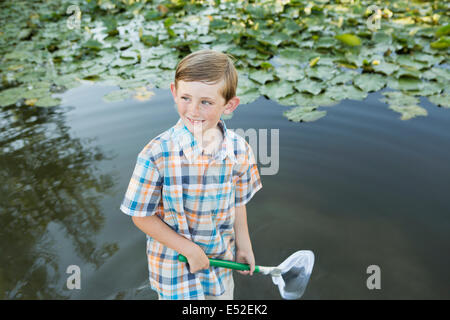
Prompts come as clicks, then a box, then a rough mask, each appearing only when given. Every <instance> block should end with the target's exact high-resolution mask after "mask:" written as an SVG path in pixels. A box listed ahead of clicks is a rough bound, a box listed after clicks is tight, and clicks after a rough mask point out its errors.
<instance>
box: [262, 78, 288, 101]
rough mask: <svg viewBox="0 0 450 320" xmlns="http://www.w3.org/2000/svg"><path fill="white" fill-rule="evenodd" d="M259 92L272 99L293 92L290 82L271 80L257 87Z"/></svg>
mask: <svg viewBox="0 0 450 320" xmlns="http://www.w3.org/2000/svg"><path fill="white" fill-rule="evenodd" d="M259 92H261V94H263V95H266V96H268V97H269V98H270V99H272V100H277V99H280V98H283V97H286V96H287V95H289V94H291V93H293V92H294V88H293V86H292V84H290V83H289V82H286V81H283V82H271V83H268V84H266V85H263V86H261V87H260V88H259Z"/></svg>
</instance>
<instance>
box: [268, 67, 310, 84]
mask: <svg viewBox="0 0 450 320" xmlns="http://www.w3.org/2000/svg"><path fill="white" fill-rule="evenodd" d="M275 74H276V75H277V76H278V78H280V79H284V80H288V81H297V80H301V79H303V78H304V77H305V73H304V71H303V70H302V69H300V67H298V66H292V65H289V66H280V67H278V68H276V69H275Z"/></svg>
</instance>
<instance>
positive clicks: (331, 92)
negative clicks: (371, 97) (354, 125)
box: [324, 85, 367, 101]
mask: <svg viewBox="0 0 450 320" xmlns="http://www.w3.org/2000/svg"><path fill="white" fill-rule="evenodd" d="M324 95H325V96H326V97H328V98H330V99H333V100H336V101H340V100H343V99H352V100H364V99H365V98H366V97H367V93H366V92H364V91H361V90H359V89H357V88H355V87H354V86H352V85H338V86H330V87H327V89H326V91H325V92H324Z"/></svg>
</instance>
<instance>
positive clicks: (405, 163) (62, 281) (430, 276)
mask: <svg viewBox="0 0 450 320" xmlns="http://www.w3.org/2000/svg"><path fill="white" fill-rule="evenodd" d="M114 89H115V88H114V87H108V86H101V85H84V86H82V87H78V88H76V89H72V90H70V91H68V92H66V93H64V94H62V95H61V96H62V97H63V106H62V107H59V108H53V109H41V110H39V112H36V111H27V110H26V109H24V108H15V107H14V108H11V107H10V108H3V109H1V110H0V128H1V129H0V130H1V131H0V150H1V154H0V164H1V166H0V178H1V180H2V184H1V190H0V199H1V207H0V210H1V215H0V223H1V226H2V228H1V230H0V252H1V254H0V296H1V297H2V298H3V299H20V298H28V299H41V298H50V299H60V298H71V299H156V298H157V296H156V293H154V292H153V291H152V290H151V289H150V288H149V285H148V269H147V261H146V255H145V235H144V234H143V233H142V232H141V231H139V230H138V229H137V228H136V227H135V226H134V225H133V223H132V221H131V218H130V217H128V216H126V215H124V214H123V213H121V212H120V210H119V205H120V203H121V201H122V198H123V195H124V192H125V190H126V188H127V185H128V182H129V179H130V176H131V173H132V170H133V168H134V165H135V161H136V157H137V154H138V152H139V151H140V150H141V149H142V148H143V147H144V146H145V144H146V143H147V142H148V141H149V140H150V139H152V138H154V137H155V136H157V135H158V134H160V133H161V132H163V131H165V130H167V129H168V128H170V127H171V126H173V125H174V124H175V123H176V122H177V120H178V114H177V112H176V109H175V107H174V105H173V100H172V97H171V94H170V91H169V90H159V89H156V90H155V93H156V95H155V96H154V97H152V99H151V100H150V101H147V102H139V101H135V100H127V101H124V102H117V103H105V102H103V101H102V99H101V98H102V96H103V95H104V94H106V93H108V92H110V91H111V90H114ZM380 97H381V95H380V93H375V94H370V95H369V97H368V98H367V99H366V100H364V101H363V102H355V101H348V100H345V101H343V102H342V103H340V104H339V105H336V106H333V107H323V108H320V109H321V110H327V112H328V114H327V116H326V117H324V118H322V119H320V120H318V121H316V122H312V123H301V124H299V123H293V122H289V121H288V120H287V119H286V118H284V117H283V116H282V111H284V110H287V108H286V107H282V106H279V105H277V104H276V103H274V102H271V101H268V100H266V99H264V98H260V99H259V100H257V101H256V102H254V103H252V104H249V105H242V106H239V107H238V109H237V110H236V111H235V113H234V116H233V118H232V119H229V120H225V122H226V124H227V127H228V128H230V129H237V128H242V129H248V128H255V129H267V130H268V132H269V133H270V130H272V129H279V142H280V149H279V171H278V173H277V174H276V175H261V180H262V184H263V188H262V189H261V190H260V191H259V192H258V193H256V195H255V196H254V198H253V199H252V200H251V201H250V202H249V204H248V205H247V214H248V223H249V229H250V235H251V239H252V244H253V249H254V253H255V258H256V262H257V264H259V265H267V266H272V265H278V264H279V263H281V262H282V261H283V260H284V259H285V258H287V257H288V256H289V255H290V254H291V253H293V252H295V251H297V250H306V249H308V250H312V251H313V252H314V253H315V258H316V261H315V265H314V269H313V272H312V275H311V278H310V283H309V285H308V288H307V289H306V292H305V294H304V296H303V298H304V299H379V298H384V299H409V298H411V299H419V298H420V299H422V298H424V299H428V298H438V299H439V298H446V299H449V298H450V290H449V284H450V276H449V273H448V270H449V269H450V257H449V255H448V252H450V232H449V230H450V198H449V196H448V195H449V186H450V111H449V110H445V109H443V108H438V107H436V106H435V105H432V104H431V103H429V102H428V101H427V100H426V99H423V100H422V104H421V105H422V106H423V107H424V108H426V109H427V111H428V116H427V117H418V118H415V119H412V120H408V121H401V120H400V119H399V114H397V113H394V112H393V111H391V110H389V109H388V107H387V105H385V104H382V103H380V102H378V98H380ZM268 139H269V141H270V134H268ZM269 150H270V148H269ZM258 162H259V161H258ZM258 164H259V167H260V169H261V167H264V165H261V163H258ZM260 172H261V171H260ZM70 265H78V266H79V267H80V270H81V289H80V290H76V289H75V290H69V289H68V288H67V286H66V280H67V278H68V277H69V276H70V275H69V274H67V273H66V269H67V267H68V266H70ZM370 265H377V266H379V267H380V270H381V289H379V290H369V289H368V288H367V286H366V281H367V279H368V277H369V276H370V274H368V273H367V272H366V270H367V268H368V267H369V266H370ZM234 279H235V298H236V299H280V295H279V293H278V289H277V287H275V286H274V285H273V283H272V281H271V279H270V277H268V276H263V275H257V274H256V275H254V276H252V277H249V276H242V275H240V274H238V273H235V274H234Z"/></svg>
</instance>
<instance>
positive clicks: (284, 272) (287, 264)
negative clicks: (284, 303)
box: [272, 250, 314, 300]
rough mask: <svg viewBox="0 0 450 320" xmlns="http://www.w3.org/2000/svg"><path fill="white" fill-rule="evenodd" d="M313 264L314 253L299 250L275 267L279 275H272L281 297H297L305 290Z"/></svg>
mask: <svg viewBox="0 0 450 320" xmlns="http://www.w3.org/2000/svg"><path fill="white" fill-rule="evenodd" d="M313 266H314V253H312V251H309V250H300V251H297V252H294V253H293V254H291V255H290V256H289V257H288V258H287V259H286V260H284V261H283V262H282V263H281V264H280V265H279V266H278V267H277V269H280V271H281V275H280V276H277V275H272V281H273V283H275V284H276V285H277V286H278V289H279V290H280V294H281V297H282V298H283V299H288V300H293V299H299V298H300V297H301V296H302V295H303V293H304V292H305V289H306V286H307V284H308V281H309V277H310V276H311V272H312V268H313Z"/></svg>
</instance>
